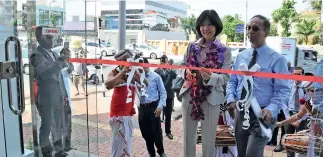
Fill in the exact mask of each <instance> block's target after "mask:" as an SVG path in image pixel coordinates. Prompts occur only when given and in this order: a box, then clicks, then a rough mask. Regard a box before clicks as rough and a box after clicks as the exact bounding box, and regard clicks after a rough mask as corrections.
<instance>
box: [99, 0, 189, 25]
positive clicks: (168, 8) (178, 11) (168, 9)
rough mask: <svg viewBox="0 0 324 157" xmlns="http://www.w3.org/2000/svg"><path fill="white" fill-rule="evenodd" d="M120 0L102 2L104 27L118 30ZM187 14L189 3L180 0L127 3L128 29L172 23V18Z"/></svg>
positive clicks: (149, 0)
mask: <svg viewBox="0 0 324 157" xmlns="http://www.w3.org/2000/svg"><path fill="white" fill-rule="evenodd" d="M118 5H119V3H118V1H103V2H101V17H102V18H103V21H104V26H103V29H107V30H117V29H118V28H119V27H118V23H119V22H118V9H117V8H118ZM186 16H187V5H186V4H185V3H183V2H180V1H157V0H137V1H127V3H126V29H129V30H142V29H145V28H150V27H153V26H155V25H156V24H163V25H168V26H169V25H170V19H172V18H178V17H186Z"/></svg>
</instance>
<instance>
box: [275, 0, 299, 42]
mask: <svg viewBox="0 0 324 157" xmlns="http://www.w3.org/2000/svg"><path fill="white" fill-rule="evenodd" d="M295 4H296V2H295V1H294V0H283V2H282V5H281V7H280V8H279V9H277V10H275V11H274V12H273V13H272V18H273V20H274V22H275V23H279V24H280V25H281V27H282V29H283V30H282V32H281V35H282V36H284V37H289V36H291V31H290V30H291V25H292V23H294V22H296V21H297V19H298V14H297V12H296V9H295V8H294V5H295Z"/></svg>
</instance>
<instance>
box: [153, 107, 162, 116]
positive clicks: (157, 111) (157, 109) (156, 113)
mask: <svg viewBox="0 0 324 157" xmlns="http://www.w3.org/2000/svg"><path fill="white" fill-rule="evenodd" d="M161 112H162V109H160V108H156V110H155V111H154V114H155V117H160V114H161Z"/></svg>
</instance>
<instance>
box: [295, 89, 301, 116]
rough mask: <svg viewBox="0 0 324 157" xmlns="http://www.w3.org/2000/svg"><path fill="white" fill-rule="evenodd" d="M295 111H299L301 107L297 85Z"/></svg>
mask: <svg viewBox="0 0 324 157" xmlns="http://www.w3.org/2000/svg"><path fill="white" fill-rule="evenodd" d="M294 96H295V111H296V112H298V111H299V108H300V104H299V87H298V86H296V91H295V95H294Z"/></svg>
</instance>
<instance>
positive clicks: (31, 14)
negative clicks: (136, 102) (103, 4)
mask: <svg viewBox="0 0 324 157" xmlns="http://www.w3.org/2000/svg"><path fill="white" fill-rule="evenodd" d="M87 5H88V4H86V3H85V2H82V1H76V2H71V1H48V0H38V1H34V0H28V1H25V2H23V3H22V4H21V6H22V7H21V8H22V9H21V12H22V17H25V18H23V20H22V21H21V26H22V27H23V29H22V31H20V32H19V39H21V41H22V45H28V46H26V47H25V48H23V57H24V59H23V64H24V73H25V74H24V76H25V80H24V81H25V82H26V84H25V100H26V112H25V113H24V114H23V116H22V117H23V118H22V119H23V135H24V136H23V138H24V145H25V148H28V149H30V150H34V152H35V154H37V155H41V154H42V155H41V156H43V157H46V156H51V155H54V154H68V155H69V156H75V157H82V156H88V155H90V154H92V155H93V154H96V152H98V150H97V147H96V145H97V137H98V136H97V132H96V131H94V130H95V129H93V126H96V125H95V124H96V123H95V122H92V121H91V119H93V117H92V116H94V117H96V115H97V114H96V113H97V112H96V110H95V109H93V107H95V106H96V101H94V100H95V97H96V89H97V88H96V86H97V84H98V83H96V81H98V80H99V79H98V77H97V78H95V77H93V76H92V75H91V74H96V70H97V69H95V68H94V69H95V70H93V67H94V66H93V65H88V64H87V63H83V64H80V63H69V62H68V58H69V57H72V58H80V57H86V58H88V57H92V58H96V56H100V55H96V54H95V52H92V51H90V49H89V50H88V49H87V47H88V46H86V43H87V41H90V40H89V39H92V38H91V36H93V35H94V28H93V27H92V28H91V26H93V22H92V23H90V22H86V21H88V20H86V19H87V18H89V15H88V11H87V10H90V9H89V8H87V7H88V6H87ZM76 6H78V7H77V8H78V12H76V13H75V15H72V16H70V15H69V16H68V15H67V14H66V12H69V13H73V10H75V7H76ZM75 16H78V17H80V20H81V21H74V20H75V19H74V17H75ZM70 17H71V18H70ZM92 18H93V16H92ZM73 19H74V20H73ZM92 21H93V20H92ZM39 26H43V27H39ZM91 29H92V30H91ZM85 30H87V31H85ZM76 31H77V32H78V33H77V34H76V33H74V32H76ZM85 32H87V33H88V34H86V33H85ZM93 40H94V41H95V39H93ZM95 51H97V50H96V49H95ZM99 52H100V51H98V53H99ZM26 53H27V54H26ZM98 58H99V57H98ZM86 71H89V72H88V73H86ZM87 74H88V75H87ZM92 80H96V81H95V83H92ZM76 87H78V88H76ZM36 91H37V92H36ZM78 91H79V92H78ZM36 93H37V95H36V96H35V94H36ZM90 95H91V96H90ZM89 100H90V101H89ZM35 102H36V103H35ZM69 124H70V125H69Z"/></svg>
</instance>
